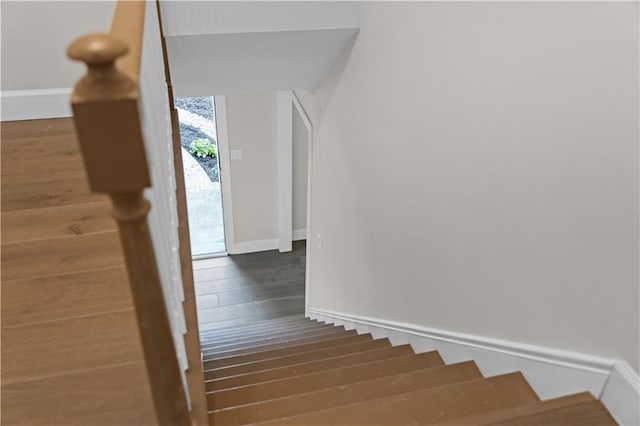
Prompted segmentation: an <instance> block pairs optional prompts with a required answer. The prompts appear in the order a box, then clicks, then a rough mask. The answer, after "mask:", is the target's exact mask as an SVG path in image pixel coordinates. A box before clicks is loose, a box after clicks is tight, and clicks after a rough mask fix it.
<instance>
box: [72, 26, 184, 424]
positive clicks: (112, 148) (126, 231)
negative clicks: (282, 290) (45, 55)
mask: <svg viewBox="0 0 640 426" xmlns="http://www.w3.org/2000/svg"><path fill="white" fill-rule="evenodd" d="M128 51H129V48H128V46H127V45H126V44H125V43H124V42H123V41H121V40H119V39H117V38H115V37H113V36H111V35H110V34H89V35H86V36H83V37H81V38H79V39H77V40H76V41H74V42H73V43H72V44H71V46H69V49H68V52H67V53H68V55H69V57H70V58H72V59H75V60H79V61H83V62H85V63H86V65H87V68H88V71H87V74H86V75H85V76H84V77H82V78H81V79H80V80H79V81H78V83H77V84H76V86H75V88H74V92H73V95H72V99H71V101H72V106H73V112H74V117H75V123H76V129H77V133H78V138H79V141H80V146H81V149H82V154H83V157H84V162H85V167H86V170H87V175H88V178H89V184H90V186H91V189H92V190H93V191H94V192H101V193H106V194H108V195H109V196H110V197H111V200H112V203H113V217H114V218H115V219H116V221H117V222H118V226H119V229H120V239H121V242H122V247H123V250H124V255H125V258H126V262H127V269H128V272H129V281H130V285H131V292H132V295H133V300H134V304H135V310H136V316H137V320H138V328H139V331H140V338H141V341H142V347H143V350H144V355H145V359H146V366H147V373H148V376H149V383H150V387H151V392H152V396H153V402H154V406H155V411H156V416H157V421H158V424H161V425H188V424H190V418H189V411H188V407H187V403H186V397H185V392H184V389H183V385H182V380H181V377H180V370H179V366H178V361H177V358H176V352H175V347H174V343H173V338H172V334H171V328H170V324H169V319H168V317H167V311H166V306H165V302H164V295H163V292H162V287H161V284H160V277H159V274H158V269H157V265H156V259H155V255H154V251H153V246H152V243H151V235H150V233H149V227H148V225H147V214H148V212H149V208H150V206H149V202H148V201H147V200H146V199H144V197H143V190H144V189H145V188H146V187H149V186H150V185H151V182H150V178H149V171H148V169H147V160H146V155H145V150H144V144H143V137H142V129H141V125H140V111H139V110H138V97H139V93H138V84H137V82H136V81H134V80H133V79H132V78H131V77H130V76H128V75H126V74H125V73H123V72H121V71H119V70H118V68H117V67H116V59H118V58H119V57H122V56H123V55H125V54H127V52H128Z"/></svg>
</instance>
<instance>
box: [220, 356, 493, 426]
mask: <svg viewBox="0 0 640 426" xmlns="http://www.w3.org/2000/svg"><path fill="white" fill-rule="evenodd" d="M481 377H482V374H481V373H480V371H479V370H478V368H477V366H476V365H475V363H474V362H472V361H467V362H463V363H459V364H453V365H448V366H438V367H430V368H424V369H419V370H415V371H410V372H406V373H401V374H396V375H391V376H385V377H381V378H377V379H371V380H366V381H361V382H356V383H353V384H348V385H343V386H339V387H332V388H326V389H322V390H318V391H313V392H308V393H302V394H297V395H292V396H289V397H284V398H278V399H272V400H268V401H264V402H259V403H254V404H248V405H244V406H239V407H232V408H228V409H223V410H216V411H213V412H211V413H210V415H209V419H210V423H212V424H226V425H231V424H248V423H254V422H259V421H264V420H267V419H278V418H282V417H286V416H292V415H296V414H301V413H305V412H310V411H318V410H322V409H326V408H331V407H338V406H341V405H347V404H352V403H357V402H360V401H366V400H369V399H375V398H381V397H385V396H389V395H395V394H401V393H406V392H411V391H415V390H419V389H428V388H436V387H439V386H443V385H448V384H451V383H458V382H463V381H468V380H475V379H478V378H481Z"/></svg>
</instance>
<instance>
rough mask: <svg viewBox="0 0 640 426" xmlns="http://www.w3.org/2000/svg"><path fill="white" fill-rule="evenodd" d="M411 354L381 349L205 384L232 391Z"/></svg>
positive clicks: (400, 349) (408, 350)
mask: <svg viewBox="0 0 640 426" xmlns="http://www.w3.org/2000/svg"><path fill="white" fill-rule="evenodd" d="M411 354H413V349H411V345H401V346H392V347H385V348H381V349H373V350H369V351H361V352H356V353H353V354H347V355H341V356H337V357H331V358H325V359H320V360H315V361H310V362H306V363H303V364H294V365H289V366H284V367H279V368H272V369H270V370H263V371H259V372H255V373H245V374H240V375H236V376H231V377H226V378H223V379H217V380H210V381H207V382H206V383H205V384H206V389H207V391H214V390H223V389H230V388H234V387H238V386H244V385H249V384H255V383H261V382H267V381H270V380H276V379H279V378H282V377H290V376H294V375H300V374H306V373H313V372H316V371H323V370H329V369H332V368H339V367H346V366H349V365H356V364H358V363H361V362H371V361H377V360H382V359H388V358H394V357H398V356H407V355H411Z"/></svg>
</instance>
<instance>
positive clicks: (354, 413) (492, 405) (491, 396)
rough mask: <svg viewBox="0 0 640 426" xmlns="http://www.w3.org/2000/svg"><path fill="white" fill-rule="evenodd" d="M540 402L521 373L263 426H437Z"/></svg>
mask: <svg viewBox="0 0 640 426" xmlns="http://www.w3.org/2000/svg"><path fill="white" fill-rule="evenodd" d="M535 401H539V399H538V398H537V396H536V395H535V393H534V392H533V390H531V387H530V386H529V384H528V383H527V382H526V380H525V379H524V377H523V376H522V375H521V374H519V373H513V374H508V375H504V376H496V377H491V378H487V379H479V380H474V381H469V382H463V383H459V384H454V385H448V386H441V387H438V388H435V389H426V390H420V391H416V392H410V393H404V394H400V395H395V396H392V397H388V398H380V399H373V400H369V401H365V402H361V403H356V404H349V405H345V406H341V407H336V408H332V409H328V410H322V411H315V412H310V413H306V414H302V415H299V416H291V417H289V418H287V419H283V420H276V421H273V422H269V421H267V422H264V423H263V424H289V425H301V424H304V425H328V424H349V425H370V424H372V423H376V424H433V423H438V422H443V421H450V420H453V419H455V418H461V417H464V416H468V415H473V414H477V413H481V412H485V411H488V410H497V409H501V408H505V407H511V406H516V405H521V404H527V403H531V402H535Z"/></svg>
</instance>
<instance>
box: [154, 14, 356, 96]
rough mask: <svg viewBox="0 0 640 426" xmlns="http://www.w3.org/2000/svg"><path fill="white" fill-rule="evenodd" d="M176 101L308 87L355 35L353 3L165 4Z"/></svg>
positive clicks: (164, 18)
mask: <svg viewBox="0 0 640 426" xmlns="http://www.w3.org/2000/svg"><path fill="white" fill-rule="evenodd" d="M161 7H162V15H163V23H164V29H165V36H166V38H167V49H168V55H169V67H170V69H171V77H172V81H173V86H174V90H175V93H176V96H202V95H221V94H231V93H250V92H266V91H275V90H289V89H313V88H315V87H316V85H317V84H318V83H319V82H320V80H321V79H322V78H323V77H324V75H325V74H326V72H327V71H328V70H329V68H330V67H331V65H332V64H333V63H334V62H335V61H336V59H337V58H338V57H339V55H340V53H341V52H342V51H343V50H344V48H345V47H346V46H347V45H348V44H349V43H350V42H351V41H352V40H353V38H354V37H355V35H356V34H357V31H358V28H359V21H360V8H359V5H358V4H357V3H355V2H307V1H304V2H244V1H242V2H218V1H215V2H190V1H172V2H162V3H161Z"/></svg>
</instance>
